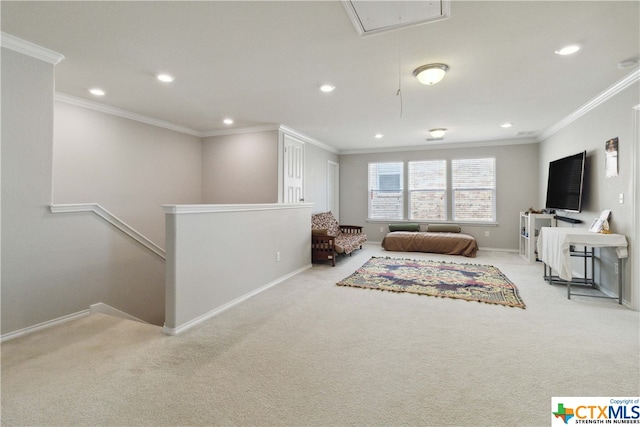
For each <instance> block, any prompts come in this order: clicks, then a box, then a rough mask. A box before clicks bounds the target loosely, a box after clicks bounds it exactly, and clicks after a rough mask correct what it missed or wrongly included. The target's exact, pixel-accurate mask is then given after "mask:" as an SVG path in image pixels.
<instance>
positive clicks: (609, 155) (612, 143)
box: [604, 137, 618, 178]
mask: <svg viewBox="0 0 640 427" xmlns="http://www.w3.org/2000/svg"><path fill="white" fill-rule="evenodd" d="M604 151H605V157H604V161H605V171H606V172H605V173H606V175H607V178H611V177H612V176H618V138H617V137H616V138H612V139H610V140H608V141H607V142H606V143H605V147H604Z"/></svg>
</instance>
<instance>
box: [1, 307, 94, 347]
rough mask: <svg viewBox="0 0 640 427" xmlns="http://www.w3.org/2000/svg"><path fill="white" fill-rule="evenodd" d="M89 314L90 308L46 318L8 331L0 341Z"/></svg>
mask: <svg viewBox="0 0 640 427" xmlns="http://www.w3.org/2000/svg"><path fill="white" fill-rule="evenodd" d="M90 314H91V310H89V309H87V310H82V311H79V312H77V313H72V314H68V315H66V316H62V317H58V318H57V319H53V320H47V321H46V322H42V323H38V324H37V325H33V326H29V327H27V328H23V329H19V330H17V331H14V332H9V333H8V334H4V335H2V336H0V342H5V341H9V340H12V339H14V338H18V337H22V336H24V335H28V334H32V333H34V332H36V331H40V330H42V329H47V328H50V327H52V326H56V325H60V324H62V323H66V322H70V321H72V320H76V319H80V318H81V317H86V316H89V315H90Z"/></svg>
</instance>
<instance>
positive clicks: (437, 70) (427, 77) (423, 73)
mask: <svg viewBox="0 0 640 427" xmlns="http://www.w3.org/2000/svg"><path fill="white" fill-rule="evenodd" d="M447 71H449V66H448V65H446V64H428V65H423V66H422V67H418V68H416V69H415V70H414V71H413V75H414V76H416V77H417V78H418V81H420V83H422V84H424V85H434V84H436V83H438V82H439V81H440V80H442V79H443V78H444V75H445V74H447Z"/></svg>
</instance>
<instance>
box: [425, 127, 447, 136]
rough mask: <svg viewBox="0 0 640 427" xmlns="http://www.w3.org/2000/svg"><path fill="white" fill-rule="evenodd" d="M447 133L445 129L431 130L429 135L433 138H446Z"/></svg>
mask: <svg viewBox="0 0 640 427" xmlns="http://www.w3.org/2000/svg"><path fill="white" fill-rule="evenodd" d="M445 133H447V129H445V128H437V129H429V134H430V135H431V137H432V138H436V139H438V138H444V134H445Z"/></svg>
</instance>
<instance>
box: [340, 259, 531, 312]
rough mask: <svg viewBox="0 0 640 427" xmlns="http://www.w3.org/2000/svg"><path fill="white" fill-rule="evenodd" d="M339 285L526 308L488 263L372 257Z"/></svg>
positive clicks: (513, 289)
mask: <svg viewBox="0 0 640 427" xmlns="http://www.w3.org/2000/svg"><path fill="white" fill-rule="evenodd" d="M338 286H353V287H356V288H369V289H380V290H383V291H393V292H409V293H414V294H422V295H429V296H436V297H447V298H459V299H464V300H467V301H479V302H486V303H489V304H500V305H506V306H509V307H520V308H525V305H524V302H523V301H522V299H520V295H518V288H516V285H514V284H513V283H511V281H510V280H509V279H508V278H507V277H506V276H505V275H504V274H502V272H501V271H500V270H498V269H497V268H496V267H494V266H491V265H481V264H456V263H450V262H436V261H423V260H408V259H395V258H377V257H373V258H371V259H370V260H369V261H367V262H366V263H365V264H364V265H363V266H362V267H360V268H359V269H358V270H357V271H356V272H355V273H353V274H352V275H350V276H349V277H347V278H345V279H343V280H342V281H341V282H338Z"/></svg>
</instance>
